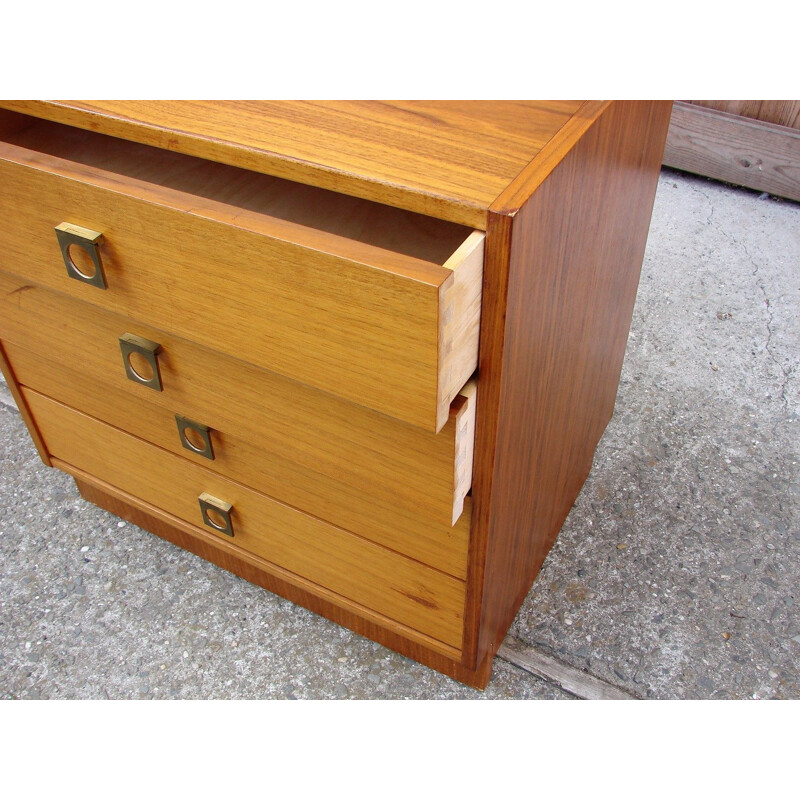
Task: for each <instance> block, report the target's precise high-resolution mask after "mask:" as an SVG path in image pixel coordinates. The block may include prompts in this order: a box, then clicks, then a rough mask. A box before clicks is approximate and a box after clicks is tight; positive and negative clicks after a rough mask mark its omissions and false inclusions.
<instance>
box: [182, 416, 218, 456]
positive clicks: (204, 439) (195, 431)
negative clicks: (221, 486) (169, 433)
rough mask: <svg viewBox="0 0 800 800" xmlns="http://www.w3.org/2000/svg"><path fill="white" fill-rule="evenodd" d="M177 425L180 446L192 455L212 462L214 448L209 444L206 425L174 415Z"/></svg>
mask: <svg viewBox="0 0 800 800" xmlns="http://www.w3.org/2000/svg"><path fill="white" fill-rule="evenodd" d="M175 422H176V423H177V424H178V436H179V437H180V440H181V444H182V445H183V446H184V447H185V448H186V449H187V450H190V451H191V452H192V453H196V454H197V455H199V456H203V458H207V459H209V460H210V461H213V460H214V446H213V445H212V444H211V429H210V428H209V427H208V425H203V424H202V423H200V422H195V421H194V420H191V419H187V418H186V417H182V416H181V415H180V414H176V415H175Z"/></svg>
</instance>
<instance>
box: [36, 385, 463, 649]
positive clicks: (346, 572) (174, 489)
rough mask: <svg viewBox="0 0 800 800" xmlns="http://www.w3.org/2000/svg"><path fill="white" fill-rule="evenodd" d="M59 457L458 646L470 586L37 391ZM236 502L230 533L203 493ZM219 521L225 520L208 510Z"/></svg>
mask: <svg viewBox="0 0 800 800" xmlns="http://www.w3.org/2000/svg"><path fill="white" fill-rule="evenodd" d="M23 394H24V396H25V398H26V401H27V403H28V405H29V407H30V409H31V412H32V414H33V416H34V418H35V420H36V423H37V425H38V427H39V429H40V431H41V432H42V436H43V438H44V440H45V443H46V444H47V447H48V451H49V452H50V454H51V455H52V456H54V457H55V458H58V459H60V460H62V461H64V462H66V463H67V464H69V465H72V466H74V467H77V468H78V469H81V470H84V471H85V472H87V473H89V474H92V475H96V476H99V477H101V478H102V479H103V480H105V481H107V482H108V483H110V484H111V485H113V486H116V487H117V488H119V489H122V490H123V491H125V492H128V493H130V494H131V495H133V496H135V497H138V498H141V499H143V500H145V501H147V502H149V503H152V504H153V505H154V506H156V507H158V508H160V509H162V510H163V511H166V512H167V513H170V514H173V515H174V516H176V517H178V518H180V519H182V520H184V521H185V522H188V523H190V524H193V525H196V526H198V527H199V528H202V530H204V531H206V532H208V531H211V532H212V533H214V535H218V536H220V537H224V540H225V541H232V542H233V543H234V544H235V545H237V546H239V547H241V548H242V549H244V550H246V551H248V552H250V553H253V554H255V555H257V556H260V557H262V558H264V559H266V560H267V561H269V562H271V563H273V564H276V565H277V566H279V567H281V568H283V569H286V570H289V571H290V572H292V573H294V574H296V575H298V576H300V577H302V578H304V579H306V580H310V581H312V582H314V583H316V584H318V585H319V586H321V587H324V588H325V589H328V590H330V591H332V592H335V593H337V594H339V595H341V596H342V597H344V598H347V599H349V600H352V601H353V602H355V603H358V604H360V605H362V606H364V607H366V608H368V609H371V610H372V611H375V612H377V613H379V614H383V615H385V616H387V617H389V618H390V619H392V620H396V621H397V622H399V623H401V624H403V625H407V626H409V627H411V628H413V629H414V630H417V631H420V632H421V633H423V634H426V635H427V636H431V637H433V638H434V639H437V640H438V641H440V642H443V643H445V644H446V645H450V646H452V647H456V648H460V646H461V638H462V626H463V608H464V583H463V582H462V581H459V580H457V579H455V578H453V577H451V576H448V575H444V574H442V573H441V572H439V571H437V570H435V569H432V568H430V567H427V566H425V565H423V564H419V563H418V562H416V561H413V560H411V559H407V558H404V557H403V556H401V555H399V554H397V553H394V552H392V551H390V550H387V549H385V548H383V547H380V546H378V545H376V544H373V543H372V542H368V541H366V540H364V539H362V538H361V537H359V536H355V535H354V534H351V533H349V532H347V531H344V530H342V529H341V528H337V527H335V526H332V525H329V524H327V523H325V522H322V521H321V520H319V519H316V518H315V517H311V516H309V515H307V514H303V513H301V512H299V511H297V510H295V509H292V508H290V507H289V506H286V505H283V504H281V503H278V502H275V501H274V500H271V499H270V498H268V497H265V496H264V495H261V494H259V493H257V492H254V491H252V490H250V489H247V488H246V487H244V486H242V485H241V484H238V483H236V482H233V481H229V480H226V479H224V478H222V477H220V476H218V475H215V474H214V473H212V472H210V471H208V470H206V469H204V468H203V467H200V466H198V465H196V464H192V463H189V462H187V461H185V460H184V459H181V458H178V457H176V456H174V455H172V454H171V453H168V452H166V451H164V450H161V449H160V448H158V447H154V446H152V445H150V444H147V443H146V442H143V441H141V440H139V439H137V438H135V437H133V436H130V435H129V434H126V433H123V432H122V431H119V430H117V429H115V428H112V427H110V426H108V425H105V424H104V423H102V422H99V421H97V420H95V419H93V418H91V417H89V416H86V415H85V414H82V413H80V412H78V411H75V410H73V409H70V408H68V407H67V406H64V405H62V404H60V403H57V402H55V401H53V400H50V399H48V398H45V397H43V396H41V395H39V394H38V393H36V392H33V391H31V390H30V389H27V388H23ZM201 497H204V498H206V501H207V502H209V503H211V504H212V505H213V504H217V502H218V501H223V502H224V503H227V504H230V505H231V510H230V512H229V515H230V523H231V529H232V533H233V538H232V539H231V538H230V537H228V535H227V534H225V533H222V532H219V531H217V530H215V529H213V528H210V527H208V526H207V525H204V522H203V514H202V511H201V507H200V498H201ZM210 516H211V519H212V520H215V521H216V522H217V524H218V525H220V527H223V526H224V520H223V519H222V518H221V517H220V516H219V514H218V513H217V512H210Z"/></svg>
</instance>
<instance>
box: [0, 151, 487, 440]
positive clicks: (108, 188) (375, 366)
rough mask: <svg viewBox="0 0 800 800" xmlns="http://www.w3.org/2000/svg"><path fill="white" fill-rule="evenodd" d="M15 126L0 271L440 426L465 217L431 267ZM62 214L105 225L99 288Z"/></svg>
mask: <svg viewBox="0 0 800 800" xmlns="http://www.w3.org/2000/svg"><path fill="white" fill-rule="evenodd" d="M21 138H22V140H23V141H25V143H26V145H31V146H21V145H19V144H13V143H9V142H0V183H1V184H2V185H3V192H2V193H0V216H2V218H3V219H4V225H3V226H2V228H0V247H2V250H3V268H4V269H6V270H8V271H10V272H13V273H15V274H18V275H24V276H26V277H27V278H28V279H30V280H34V281H36V282H38V283H40V284H41V285H44V286H48V287H50V288H52V289H56V290H57V291H61V292H65V293H68V294H71V295H72V296H74V297H77V298H79V299H83V300H86V301H88V302H92V303H96V304H98V305H100V306H102V307H103V308H107V309H110V310H112V311H117V312H119V313H122V314H125V315H126V316H129V317H132V318H134V319H144V320H148V321H149V322H151V323H152V324H154V325H156V326H158V327H160V328H162V329H164V330H167V331H170V332H172V333H175V334H177V335H180V336H183V337H185V338H191V339H193V340H195V341H197V342H199V343H201V344H204V345H206V346H207V347H210V348H213V349H216V350H219V351H221V352H224V353H227V354H228V355H232V356H234V357H245V358H246V359H247V360H248V361H250V362H252V363H254V364H257V365H259V366H261V367H264V368H265V369H270V370H273V371H275V372H279V373H281V374H283V375H286V376H288V377H290V378H292V379H294V380H297V381H301V382H303V383H306V384H309V385H311V386H316V387H318V388H320V389H322V390H324V391H327V392H331V393H333V394H336V395H338V396H340V397H344V398H346V399H348V400H350V401H352V402H355V403H359V404H361V405H365V406H367V407H369V408H373V409H375V410H377V411H381V412H383V413H386V414H391V415H392V416H394V417H397V418H400V419H404V420H406V421H407V422H411V423H412V424H415V425H419V426H421V427H424V428H426V429H428V430H431V431H436V430H439V429H440V428H441V426H442V425H444V423H445V422H446V420H447V417H448V414H449V406H450V403H451V402H452V400H453V398H454V397H455V396H456V394H457V393H458V392H459V390H460V389H461V387H462V386H463V385H464V383H466V381H467V380H468V379H469V377H470V375H471V374H472V373H473V372H474V370H475V367H476V366H477V359H478V316H479V314H480V288H481V276H482V266H483V238H484V236H483V234H482V233H473V234H470V233H469V231H464V232H463V237H464V238H463V240H462V241H461V242H459V244H458V245H456V249H455V251H454V252H453V253H452V254H451V256H450V258H448V259H446V261H445V263H444V264H443V265H440V264H436V263H433V262H428V261H423V260H421V259H419V258H415V257H412V256H406V255H404V254H402V253H393V252H390V251H388V250H386V249H384V248H380V247H377V246H374V245H372V244H367V243H363V242H361V241H355V240H352V239H348V238H346V237H345V236H341V235H338V234H337V233H332V232H331V231H329V230H321V229H315V228H309V227H306V226H303V225H299V224H296V223H294V222H291V221H287V220H286V219H283V218H275V217H272V216H269V215H267V214H262V213H260V212H256V211H252V210H250V209H249V208H246V207H241V206H238V205H231V204H229V203H227V202H221V201H218V200H216V199H209V198H207V197H202V196H198V195H195V194H189V193H187V192H185V191H182V190H177V189H174V188H173V187H172V186H171V185H169V183H168V182H167V181H166V179H164V180H162V182H161V183H158V184H156V183H150V182H148V181H143V180H139V179H136V178H132V177H130V175H129V174H128V172H129V171H128V170H125V172H116V171H110V170H105V169H101V168H98V167H95V166H92V165H88V166H87V165H86V164H83V163H82V162H80V161H78V160H76V159H75V158H73V153H72V151H71V149H70V148H67V149H66V152H65V151H59V153H60V154H59V156H54V155H51V154H49V153H42V152H40V151H38V150H36V149H33V148H32V143H31V142H30V141H29V140H28V137H27V136H22V137H21ZM19 140H20V137H17V141H19ZM62 156H63V157H62ZM132 158H133V156H130V159H132ZM182 185H183V184H182ZM320 202H321V201H320ZM328 202H331V201H330V198H328ZM319 213H320V214H321V215H322V214H324V209H322V208H320V210H319ZM65 221H66V222H70V223H73V224H77V225H80V226H82V227H85V228H89V229H91V230H96V231H99V232H100V233H102V234H103V236H104V240H103V244H102V245H101V247H100V251H101V256H102V259H103V265H104V270H105V274H106V280H107V283H108V289H107V290H106V291H103V290H98V289H96V288H95V287H92V286H87V285H86V284H82V283H80V282H79V281H75V280H73V279H71V278H69V277H68V276H67V274H66V270H65V268H64V264H63V258H62V256H61V252H60V249H59V247H58V243H57V241H56V237H55V234H54V232H53V228H54V227H55V226H56V225H59V224H60V223H62V222H65ZM373 224H374V220H373ZM384 224H386V225H387V226H389V227H391V224H392V220H391V218H390V220H388V221H387V222H386V223H384ZM407 235H408V237H409V238H413V237H415V235H416V227H409V228H408V229H407ZM421 235H422V237H423V239H424V240H425V241H429V240H430V239H432V238H434V237H432V236H431V232H430V231H429V230H427V229H423V231H422V234H421ZM445 235H446V237H447V240H448V241H451V240H452V230H451V229H450V228H449V227H448V228H447V229H446V231H445ZM470 315H471V317H470Z"/></svg>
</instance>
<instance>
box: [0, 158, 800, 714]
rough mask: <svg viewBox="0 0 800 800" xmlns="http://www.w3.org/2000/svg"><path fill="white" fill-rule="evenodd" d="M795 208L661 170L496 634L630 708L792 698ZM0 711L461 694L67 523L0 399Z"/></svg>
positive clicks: (88, 513) (797, 558)
mask: <svg viewBox="0 0 800 800" xmlns="http://www.w3.org/2000/svg"><path fill="white" fill-rule="evenodd" d="M798 353H800V206H799V205H798V204H796V203H791V202H788V201H781V200H777V199H775V198H772V197H768V196H765V195H759V194H758V193H754V192H750V191H747V190H743V189H735V188H730V187H727V186H724V185H721V184H718V183H714V182H711V181H708V180H706V179H703V178H698V177H693V176H688V175H683V174H680V173H677V172H671V171H667V170H665V171H664V172H663V173H662V175H661V179H660V182H659V188H658V195H657V198H656V206H655V211H654V214H653V223H652V228H651V232H650V238H649V241H648V248H647V255H646V258H645V263H644V268H643V273H642V280H641V284H640V287H639V294H638V299H637V303H636V310H635V313H634V320H633V327H632V330H631V336H630V339H629V342H628V350H627V355H626V359H625V365H624V368H623V375H622V381H621V385H620V389H619V395H618V399H617V409H616V414H615V416H614V419H613V420H612V421H611V423H610V425H609V427H608V429H607V431H606V434H605V436H604V438H603V440H602V441H601V443H600V446H599V448H598V450H597V454H596V457H595V464H594V468H593V471H592V473H591V475H590V477H589V480H588V482H587V484H586V486H585V487H584V489H583V492H582V493H581V495H580V497H579V499H578V501H577V503H576V504H575V507H574V508H573V510H572V513H571V514H570V516H569V518H568V519H567V522H566V524H565V526H564V529H563V530H562V533H561V535H560V537H559V540H558V542H557V543H556V546H555V547H554V549H553V551H552V552H551V553H550V555H549V557H548V559H547V561H546V563H545V566H544V568H543V570H542V572H541V574H540V576H539V578H538V579H537V581H536V583H535V585H534V587H533V589H532V590H531V592H530V594H529V596H528V598H527V599H526V600H525V602H524V604H523V606H522V608H521V610H520V612H519V614H518V615H517V618H516V620H515V622H514V624H513V626H512V629H511V631H510V633H511V635H512V636H514V637H516V638H517V639H519V640H521V641H522V642H524V643H527V644H528V645H531V646H533V647H534V648H536V649H537V650H538V651H539V652H541V653H544V654H549V655H554V656H556V657H557V658H558V659H560V660H561V661H562V662H565V663H567V664H570V665H572V666H574V667H577V668H579V669H581V670H585V671H586V672H588V673H590V674H592V675H594V676H597V677H599V678H602V679H604V680H606V681H608V682H609V683H613V684H615V685H617V686H619V687H622V688H624V689H626V690H628V691H629V692H632V693H633V694H635V695H637V696H639V697H643V698H795V699H796V698H800V666H798V665H800V611H799V610H798V606H799V605H800V596H798V584H799V583H800V580H799V576H800V524H798V522H799V521H800V520H799V519H798V510H799V509H800V481H799V480H798V478H799V477H800V471H799V470H798V462H799V461H800V447H799V446H798V445H799V444H800V424H798V371H797V358H798ZM0 551H1V552H2V562H0V696H1V697H4V698H106V697H108V698H297V699H304V698H366V699H369V698H421V699H435V698H436V699H444V698H476V699H477V698H485V699H500V698H517V699H570V698H572V695H570V694H569V693H567V692H565V691H562V690H561V689H559V688H558V687H557V686H555V685H554V684H552V683H549V682H548V681H545V680H540V679H538V678H536V677H534V676H533V675H531V674H530V673H528V672H525V671H523V670H521V669H519V668H517V667H516V666H513V665H512V664H510V663H509V662H507V661H505V660H503V659H501V658H497V659H496V660H495V665H494V674H493V676H492V680H491V682H490V684H489V686H488V688H487V690H486V691H485V692H484V693H480V692H477V691H474V690H472V689H468V688H466V687H464V686H462V685H460V684H458V683H456V682H455V681H453V680H450V679H449V678H446V677H444V676H442V675H439V674H438V673H436V672H433V671H431V670H429V669H427V668H425V667H423V666H421V665H419V664H416V663H415V662H412V661H410V660H408V659H406V658H404V657H402V656H399V655H397V654H395V653H392V652H391V651H389V650H386V649H385V648H383V647H381V646H379V645H377V644H374V643H372V642H370V641H368V640H366V639H363V638H361V637H360V636H357V635H355V634H353V633H351V632H349V631H347V630H345V629H343V628H340V627H338V626H337V625H334V624H333V623H330V622H328V621H327V620H325V619H322V618H320V617H317V616H315V615H314V614H312V613H310V612H308V611H305V610H304V609H301V608H298V607H296V606H293V605H292V604H291V603H289V602H287V601H285V600H282V599H280V598H278V597H275V596H273V595H271V594H269V593H267V592H265V591H263V590H262V589H259V588H257V587H255V586H252V585H250V584H248V583H246V582H244V581H242V580H240V579H238V578H236V577H234V576H233V575H230V574H228V573H226V572H223V571H222V570H220V569H218V568H217V567H214V566H212V565H210V564H208V563H206V562H204V561H202V560H201V559H199V558H197V557H195V556H193V555H190V554H189V553H186V552H184V551H182V550H179V549H177V548H176V547H173V546H172V545H170V544H168V543H166V542H164V541H162V540H160V539H158V538H157V537H155V536H152V535H151V534H149V533H146V532H144V531H142V530H139V529H138V528H136V527H134V526H133V525H130V524H127V523H124V522H121V521H119V520H117V519H116V518H115V517H113V516H111V515H109V514H107V513H105V512H104V511H101V510H100V509H98V508H96V507H94V506H92V505H90V504H89V503H86V502H84V501H83V500H82V499H81V498H80V497H79V496H78V493H77V491H76V489H75V487H74V484H73V483H72V481H71V479H70V478H68V477H67V476H66V475H64V474H62V473H60V472H58V471H55V470H50V469H47V468H46V467H44V466H43V465H42V464H41V462H40V461H39V459H38V456H37V455H36V452H35V450H34V448H33V446H32V444H31V443H30V441H29V439H28V437H27V433H26V431H25V429H24V425H23V424H22V421H21V419H20V417H19V414H18V413H17V412H16V410H15V409H14V407H13V402H12V401H11V398H10V395H9V394H8V391H7V389H6V387H5V386H2V385H0Z"/></svg>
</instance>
